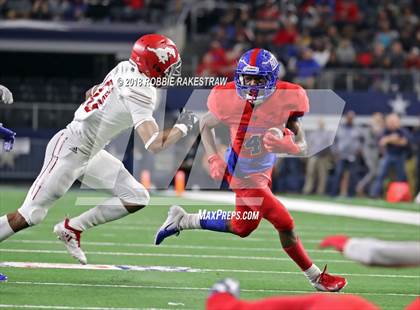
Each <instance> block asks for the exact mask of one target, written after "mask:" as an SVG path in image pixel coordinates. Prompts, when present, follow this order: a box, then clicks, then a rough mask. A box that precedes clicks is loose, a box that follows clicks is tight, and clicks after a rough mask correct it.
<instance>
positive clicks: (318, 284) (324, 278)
mask: <svg viewBox="0 0 420 310" xmlns="http://www.w3.org/2000/svg"><path fill="white" fill-rule="evenodd" d="M311 284H312V286H313V287H314V288H315V289H316V290H317V291H320V292H339V291H341V290H342V289H343V288H344V287H345V286H346V285H347V280H346V279H345V278H343V277H340V276H335V275H332V274H329V273H327V265H325V267H324V270H323V271H322V273H321V274H320V275H319V277H318V278H317V279H316V281H314V282H311Z"/></svg>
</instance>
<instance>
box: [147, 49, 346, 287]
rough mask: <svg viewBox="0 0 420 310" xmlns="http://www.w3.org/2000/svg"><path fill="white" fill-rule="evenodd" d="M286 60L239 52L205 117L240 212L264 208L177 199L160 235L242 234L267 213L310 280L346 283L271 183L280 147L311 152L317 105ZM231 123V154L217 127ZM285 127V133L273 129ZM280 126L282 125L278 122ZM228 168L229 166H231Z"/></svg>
mask: <svg viewBox="0 0 420 310" xmlns="http://www.w3.org/2000/svg"><path fill="white" fill-rule="evenodd" d="M278 67H279V65H278V62H277V60H276V58H275V57H274V55H272V54H271V53H270V52H269V51H266V50H263V49H259V48H256V49H252V50H250V51H248V52H246V53H245V54H244V55H243V56H242V57H241V58H240V60H239V63H238V68H237V71H236V75H235V81H234V82H230V83H228V84H227V85H226V86H216V87H215V88H213V90H212V92H211V93H210V95H209V98H208V102H207V105H208V108H209V112H208V113H207V114H206V115H205V116H204V117H203V118H202V119H201V121H200V128H201V137H202V141H203V144H204V148H205V150H206V153H207V155H208V161H209V163H210V175H211V177H212V178H214V179H216V180H221V179H222V178H223V177H224V176H225V177H226V179H227V180H228V182H229V185H230V187H231V188H232V190H233V191H234V192H235V194H236V208H235V212H238V213H239V212H240V213H241V214H244V213H245V212H249V211H255V212H258V218H257V219H253V220H249V219H245V218H240V217H239V218H237V217H234V218H232V219H229V220H228V219H226V218H223V215H222V216H220V217H218V218H216V219H200V216H199V214H198V213H197V214H187V213H186V212H185V211H184V210H183V209H182V208H181V207H179V206H173V207H171V209H170V210H169V213H168V218H167V220H166V221H165V223H164V224H163V225H162V227H161V228H160V229H159V231H158V233H157V234H156V239H155V243H156V244H160V243H161V242H162V241H163V240H164V239H165V238H166V237H168V236H171V235H174V234H178V233H179V232H180V231H181V230H184V229H206V230H212V231H218V232H228V233H233V234H235V235H238V236H240V237H242V238H244V237H247V236H248V235H249V234H250V233H251V232H252V231H253V230H255V229H256V228H257V227H258V224H259V223H260V221H261V219H262V218H265V219H266V220H268V221H269V222H270V223H271V224H272V225H273V226H274V228H275V229H276V230H277V231H278V233H279V237H280V242H281V245H282V247H283V249H284V250H285V251H286V253H287V254H288V255H289V257H290V258H291V259H292V260H293V261H294V262H295V263H296V264H297V265H298V266H299V267H300V268H301V270H302V271H303V272H304V274H305V276H306V277H307V278H308V280H309V281H310V283H311V284H312V285H313V286H314V287H315V288H316V289H317V290H321V291H340V290H341V289H342V288H343V287H344V286H345V285H346V280H345V279H344V278H342V277H338V276H332V275H329V274H328V273H326V272H325V270H324V272H321V270H320V269H319V268H318V267H317V266H316V265H315V264H313V262H312V260H311V259H310V258H309V256H308V254H307V253H306V251H305V249H304V247H303V245H302V243H301V241H300V239H299V238H298V237H297V235H296V233H295V231H294V222H293V219H292V216H291V215H290V213H289V212H288V211H287V209H286V208H285V207H284V205H283V204H282V203H281V202H280V201H279V200H278V199H277V198H276V197H275V196H274V194H273V193H272V192H271V190H270V186H271V171H272V167H273V165H274V163H275V161H276V154H275V153H288V154H294V155H296V154H303V153H305V151H306V143H305V140H304V135H303V130H302V128H301V125H300V123H299V120H298V118H299V117H300V116H302V115H303V114H304V113H305V112H308V110H309V104H308V98H307V96H306V92H305V91H304V90H303V89H302V88H301V87H300V86H298V85H296V84H291V83H286V82H283V81H277V73H278ZM221 123H223V124H225V125H227V126H228V127H229V128H230V133H231V141H232V142H231V145H232V146H231V147H230V148H229V149H228V150H227V154H226V158H227V171H226V163H225V161H224V160H223V159H222V158H221V157H220V156H219V155H218V154H217V148H216V142H215V137H214V134H213V132H212V129H213V128H214V127H216V126H218V125H219V124H221ZM272 127H280V128H281V132H284V137H283V138H281V137H280V136H278V135H276V134H275V131H276V130H274V133H273V132H272V131H271V130H269V129H270V128H272ZM277 130H278V131H280V129H277ZM225 172H226V173H225Z"/></svg>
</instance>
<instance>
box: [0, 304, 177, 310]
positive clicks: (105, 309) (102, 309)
mask: <svg viewBox="0 0 420 310" xmlns="http://www.w3.org/2000/svg"><path fill="white" fill-rule="evenodd" d="M0 308H6V309H7V308H9V309H10V308H13V309H65V310H66V309H76V310H172V309H173V308H172V309H170V308H110V307H72V306H47V305H7V304H0Z"/></svg>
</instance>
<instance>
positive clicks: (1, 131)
mask: <svg viewBox="0 0 420 310" xmlns="http://www.w3.org/2000/svg"><path fill="white" fill-rule="evenodd" d="M15 136H16V133H15V132H14V131H11V130H10V129H7V128H4V127H3V126H1V124H0V137H3V139H4V142H3V149H4V151H6V152H10V151H11V150H12V149H13V144H14V143H15Z"/></svg>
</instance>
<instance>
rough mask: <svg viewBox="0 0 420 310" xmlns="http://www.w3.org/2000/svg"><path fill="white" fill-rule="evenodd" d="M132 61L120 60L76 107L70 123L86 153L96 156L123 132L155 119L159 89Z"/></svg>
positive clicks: (75, 141) (73, 136)
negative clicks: (152, 84) (149, 81)
mask: <svg viewBox="0 0 420 310" xmlns="http://www.w3.org/2000/svg"><path fill="white" fill-rule="evenodd" d="M146 79H147V77H146V76H145V75H144V74H142V73H140V72H139V71H138V69H137V66H136V65H135V64H134V63H132V62H130V61H122V62H120V63H119V64H118V65H117V66H116V67H115V68H114V69H112V70H111V72H109V73H108V75H107V76H106V77H105V79H104V80H103V82H102V83H101V84H99V85H98V86H97V87H96V89H95V90H94V92H93V93H92V94H91V96H90V97H89V98H88V99H87V100H86V101H85V102H83V103H82V104H81V105H80V107H79V108H78V109H77V110H76V112H75V115H74V119H73V121H72V122H71V123H70V124H69V125H68V126H67V129H68V130H69V131H70V133H71V139H72V140H74V143H75V144H76V145H77V147H78V148H79V150H80V151H81V152H82V153H85V154H89V155H90V156H93V155H94V154H96V153H97V152H99V151H100V150H101V149H103V147H104V146H105V145H106V144H107V143H109V141H111V140H112V139H113V138H114V137H115V136H117V135H118V134H120V133H121V132H122V131H124V130H126V129H128V128H130V127H133V126H134V127H135V128H136V127H137V126H138V125H140V124H141V123H143V122H144V121H148V120H151V121H154V118H153V111H154V109H155V106H156V88H154V87H152V86H142V85H144V84H145V83H144V82H145V81H146Z"/></svg>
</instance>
